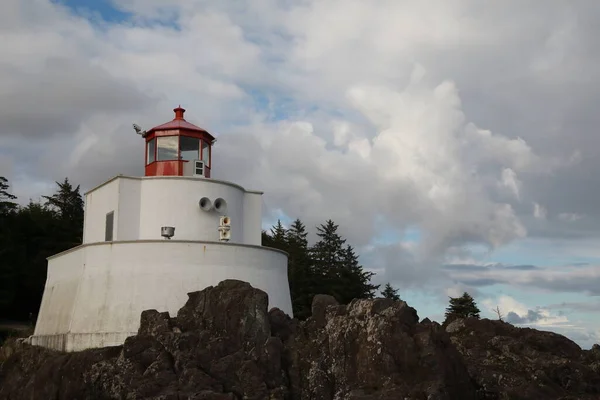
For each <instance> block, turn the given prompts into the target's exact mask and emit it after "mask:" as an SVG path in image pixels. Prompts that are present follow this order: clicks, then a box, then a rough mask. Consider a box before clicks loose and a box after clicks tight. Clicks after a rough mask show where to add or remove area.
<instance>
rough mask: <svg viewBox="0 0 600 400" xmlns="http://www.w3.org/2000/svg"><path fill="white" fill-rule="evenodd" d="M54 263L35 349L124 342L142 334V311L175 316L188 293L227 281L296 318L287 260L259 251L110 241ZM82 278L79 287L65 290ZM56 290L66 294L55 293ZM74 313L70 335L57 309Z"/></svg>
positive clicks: (219, 245)
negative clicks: (257, 292)
mask: <svg viewBox="0 0 600 400" xmlns="http://www.w3.org/2000/svg"><path fill="white" fill-rule="evenodd" d="M50 263H51V265H52V266H53V267H52V268H50V269H49V275H48V284H47V289H46V291H45V292H44V299H43V300H42V305H43V307H42V309H41V310H40V315H39V317H38V323H37V325H36V331H35V332H36V333H35V335H36V336H34V338H33V340H32V342H33V343H34V344H40V345H45V346H49V347H58V348H60V349H62V350H67V351H72V350H82V349H85V348H89V347H100V346H108V345H117V344H121V343H122V342H123V341H124V339H125V338H126V337H127V336H130V335H132V334H135V333H136V332H137V329H138V327H139V320H140V314H141V312H142V311H143V310H147V309H157V310H158V311H161V312H162V311H168V312H169V313H170V314H171V316H175V315H176V313H177V311H178V310H179V309H180V308H181V307H182V306H183V305H184V304H185V302H186V301H187V298H188V297H187V293H189V292H192V291H197V290H202V289H204V288H205V287H207V286H211V285H217V284H218V283H219V282H220V281H222V280H225V279H239V280H242V281H246V282H249V283H250V284H251V285H253V286H254V287H257V288H259V289H262V290H264V291H265V292H266V293H267V294H268V295H269V308H271V307H278V308H280V309H282V310H283V311H284V312H286V313H287V314H288V315H290V316H292V305H291V298H290V291H289V284H288V277H287V255H286V254H285V253H282V252H279V251H276V250H272V249H268V248H264V247H260V246H242V245H235V244H231V243H229V244H227V243H208V242H204V243H203V242H186V241H176V240H171V241H166V240H159V241H144V242H112V243H102V244H97V245H89V246H82V247H79V248H77V249H75V250H72V251H70V252H67V253H63V254H62V255H59V256H57V257H56V258H52V259H51V260H50ZM58 265H60V266H61V269H59V268H57V267H56V266H58ZM79 276H81V278H80V280H79V284H78V285H76V284H71V285H70V286H69V284H67V283H68V282H71V281H72V282H76V281H77V280H78V278H77V277H79ZM53 282H55V283H56V282H59V283H61V282H64V283H61V285H62V286H61V285H57V284H53ZM55 287H60V293H63V294H61V295H60V296H58V297H57V296H56V295H54V294H53V293H54V291H55V290H56V289H54V288H55ZM71 309H72V317H71V319H70V321H69V330H65V326H66V324H65V323H64V319H65V318H66V317H65V316H60V318H59V319H60V321H62V322H60V323H55V322H54V321H53V318H54V317H55V315H56V314H57V313H61V312H63V311H60V310H71ZM64 312H65V313H67V311H64ZM44 335H46V336H44ZM57 335H58V336H57ZM60 335H62V336H60Z"/></svg>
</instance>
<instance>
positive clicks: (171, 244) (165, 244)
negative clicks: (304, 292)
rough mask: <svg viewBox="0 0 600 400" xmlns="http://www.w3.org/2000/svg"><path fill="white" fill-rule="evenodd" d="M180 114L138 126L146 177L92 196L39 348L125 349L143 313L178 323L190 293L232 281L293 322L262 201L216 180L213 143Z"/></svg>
mask: <svg viewBox="0 0 600 400" xmlns="http://www.w3.org/2000/svg"><path fill="white" fill-rule="evenodd" d="M173 111H174V113H175V115H174V118H173V120H171V121H169V122H166V123H164V124H162V125H158V126H156V127H154V128H152V129H149V130H147V131H142V130H141V128H140V127H139V126H137V125H135V124H134V128H135V130H136V131H137V133H138V134H140V135H141V137H142V138H143V143H144V150H143V153H142V152H140V153H141V154H143V157H144V158H143V160H144V170H145V173H144V176H143V177H138V176H124V175H118V176H115V177H113V178H111V179H109V180H107V181H106V182H104V183H102V184H100V185H98V186H96V187H95V188H93V189H91V190H90V191H88V192H87V193H85V210H84V226H83V243H82V244H81V245H80V246H77V247H75V248H72V249H70V250H67V251H64V252H62V253H59V254H56V255H54V256H51V257H49V258H48V274H47V279H46V284H45V288H44V294H43V297H42V302H41V306H40V311H39V315H38V319H37V322H36V326H35V331H34V334H33V336H32V337H31V338H30V341H31V343H32V344H34V345H40V346H44V347H48V348H52V349H56V350H62V351H79V350H84V349H88V348H95V347H105V346H114V345H120V344H122V343H123V342H124V341H125V339H126V338H127V337H128V336H131V335H135V334H136V333H137V330H138V327H139V323H140V314H141V312H142V311H144V310H148V309H156V310H158V311H160V312H163V311H168V312H169V313H170V314H171V315H172V316H174V315H176V314H177V311H178V310H179V309H180V308H181V307H182V306H183V305H184V304H185V302H186V301H187V297H188V296H187V294H188V293H189V292H193V291H198V290H202V289H204V288H206V287H208V286H214V285H217V284H218V283H219V282H221V281H222V280H225V279H238V280H242V281H246V282H249V283H250V284H251V285H252V286H254V287H256V288H259V289H261V290H263V291H265V292H266V293H267V294H268V296H269V307H277V308H279V309H281V310H283V311H284V312H285V313H287V314H288V315H290V316H292V304H291V298H290V290H289V284H288V276H287V254H286V253H285V252H282V251H280V250H277V249H272V248H268V247H264V246H262V245H261V232H262V229H261V228H262V225H261V220H262V194H263V193H262V192H259V191H254V190H246V189H245V188H243V187H242V186H240V185H238V184H236V183H233V182H228V181H223V180H217V179H213V178H211V172H212V161H213V156H214V155H215V154H213V146H214V145H215V142H216V140H215V138H214V136H213V135H212V134H210V133H209V132H208V131H206V130H205V129H203V128H201V127H199V126H196V125H194V124H192V123H190V122H188V121H187V120H186V119H185V117H184V113H185V110H184V109H183V108H181V107H177V108H175V109H174V110H173ZM140 147H141V146H140ZM141 158H142V157H140V159H141Z"/></svg>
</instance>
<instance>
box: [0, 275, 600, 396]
mask: <svg viewBox="0 0 600 400" xmlns="http://www.w3.org/2000/svg"><path fill="white" fill-rule="evenodd" d="M188 297H189V298H188V301H187V302H186V304H185V305H184V306H183V307H182V308H181V309H180V310H179V312H178V314H177V316H175V317H173V318H172V317H171V316H169V314H168V313H161V312H158V311H157V310H147V311H144V312H143V313H142V315H141V319H140V328H139V330H138V333H137V335H135V336H132V337H129V338H127V340H126V341H125V343H124V344H123V345H122V346H117V347H110V348H105V349H90V350H86V351H83V352H78V353H60V352H55V351H50V350H47V349H44V348H40V347H36V346H31V345H29V344H27V343H17V342H14V341H13V342H9V343H7V345H6V346H5V347H3V348H2V350H1V351H0V356H1V357H0V399H4V398H10V399H30V398H53V399H154V400H171V399H173V400H175V399H177V400H183V399H188V400H192V399H194V400H204V399H211V400H212V399H216V400H221V399H222V400H234V399H248V400H252V399H256V400H259V399H260V400H262V399H271V400H284V399H286V400H287V399H328V400H329V399H331V400H333V399H336V400H337V399H350V400H385V399H411V400H416V399H428V400H450V399H460V400H462V399H465V400H469V399H473V400H476V399H477V400H479V399H503V398H514V399H517V398H518V399H562V400H567V399H597V398H600V375H599V370H600V346H594V347H593V348H592V349H591V350H589V351H583V350H581V349H580V348H579V346H577V345H576V344H575V343H573V342H571V341H570V340H568V339H566V338H564V337H562V336H560V335H556V334H553V333H549V332H540V331H536V330H533V329H519V328H515V327H513V326H512V325H510V324H507V323H503V322H500V321H490V320H476V319H470V318H467V319H457V320H454V321H452V322H450V323H449V324H447V325H446V326H442V325H440V324H438V323H437V322H432V321H430V320H429V319H424V320H423V321H421V322H420V323H419V317H418V315H417V312H416V310H415V309H414V308H412V307H409V306H408V305H407V304H406V303H405V302H404V301H391V300H388V299H371V300H364V299H363V300H354V301H352V302H351V303H350V304H348V305H339V304H338V303H337V301H335V299H334V298H333V297H331V296H325V295H319V296H315V298H314V300H313V305H312V310H313V315H312V316H311V317H310V318H309V319H308V320H306V321H302V322H299V321H297V320H295V319H291V318H290V317H289V316H287V315H285V313H283V312H282V311H281V310H278V309H272V310H270V311H269V312H267V306H268V299H267V295H266V294H265V293H264V292H262V291H260V290H258V289H256V288H253V287H252V286H250V285H249V284H248V283H246V282H241V281H235V280H227V281H223V282H221V283H220V284H219V285H217V286H214V287H208V288H206V289H204V290H202V291H199V292H194V293H189V295H188Z"/></svg>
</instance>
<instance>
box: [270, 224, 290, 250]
mask: <svg viewBox="0 0 600 400" xmlns="http://www.w3.org/2000/svg"><path fill="white" fill-rule="evenodd" d="M286 232H287V231H286V229H285V228H284V227H283V224H282V223H281V220H280V219H278V220H277V224H276V225H275V226H274V227H272V228H271V237H272V238H273V241H274V242H275V243H282V244H283V243H285V242H286V238H285V235H286Z"/></svg>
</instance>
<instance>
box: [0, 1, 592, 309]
mask: <svg viewBox="0 0 600 400" xmlns="http://www.w3.org/2000/svg"><path fill="white" fill-rule="evenodd" d="M113 3H114V4H115V5H116V7H118V8H120V9H121V10H123V11H126V12H129V13H130V14H131V18H130V19H128V20H122V21H117V22H107V21H98V20H95V21H90V20H89V19H87V18H86V17H85V16H82V15H77V14H75V13H73V12H72V10H70V9H68V8H67V7H63V6H60V5H58V4H56V2H50V1H46V0H25V1H24V2H23V1H17V0H9V1H8V3H7V4H6V5H5V7H4V9H3V13H2V15H1V16H0V38H1V39H2V40H0V50H2V54H3V56H4V57H3V58H2V60H1V61H0V105H2V107H0V166H1V168H2V171H3V172H2V173H3V174H4V173H5V172H4V171H8V172H6V174H9V175H10V176H9V178H11V183H13V187H14V189H15V192H17V194H19V195H20V197H21V201H27V199H28V198H29V197H34V198H35V197H37V196H39V195H40V194H42V193H43V194H47V193H48V191H50V190H53V185H54V184H53V182H54V181H55V180H61V179H62V178H64V177H65V176H69V177H70V178H71V180H72V181H73V182H76V183H81V184H82V186H83V187H84V189H85V188H90V187H92V186H94V185H96V184H98V183H101V182H102V181H103V180H105V179H108V178H109V177H111V176H112V175H115V174H118V173H123V174H134V175H139V174H141V173H142V160H143V147H142V143H141V141H140V139H139V137H138V136H136V135H135V134H134V133H133V131H132V129H131V123H132V122H136V123H138V124H140V125H142V126H143V127H144V128H146V129H147V128H149V127H151V126H154V125H156V124H159V123H162V122H165V121H167V120H169V119H171V118H172V111H171V110H172V108H173V107H175V106H176V105H177V104H182V105H183V106H184V107H185V108H187V109H188V112H187V114H186V117H187V118H188V119H189V120H190V121H191V122H194V123H196V124H198V125H200V126H203V127H205V128H207V129H208V130H209V131H211V132H212V133H214V134H215V135H216V136H217V137H218V143H217V146H216V147H215V149H214V155H215V159H214V161H215V163H214V176H215V177H216V178H224V179H230V180H234V181H237V182H239V183H241V184H243V185H244V186H248V187H252V188H256V189H261V190H265V196H264V201H265V205H266V207H265V209H266V210H265V215H266V216H267V217H272V216H276V215H281V214H283V215H286V216H289V217H292V218H294V217H300V218H302V219H303V220H304V222H305V223H306V224H307V226H308V227H309V230H311V231H312V232H314V226H315V225H317V224H319V223H322V222H323V221H324V220H325V219H327V218H332V219H334V220H335V221H336V222H337V223H339V224H340V229H341V232H342V233H343V234H344V235H345V236H346V237H348V239H349V242H350V243H352V244H353V245H355V246H357V247H358V248H360V249H361V250H363V249H364V251H361V256H362V257H361V262H362V263H363V264H364V265H365V266H367V267H369V268H372V269H376V270H378V271H379V272H380V277H386V278H388V279H390V280H393V281H397V282H401V283H402V285H408V286H409V285H418V286H421V287H427V286H428V287H438V286H439V287H449V286H452V284H453V282H454V283H455V285H454V286H452V287H456V288H468V289H469V290H476V288H477V287H478V286H487V285H491V284H493V283H504V284H513V283H514V284H516V285H522V286H523V287H528V285H533V286H535V287H540V288H545V289H549V290H555V291H564V290H566V291H575V290H582V289H584V290H588V292H589V293H596V292H597V290H596V291H595V289H594V286H593V285H594V284H597V282H596V281H597V279H596V278H597V268H596V267H594V266H593V265H589V266H585V267H582V268H581V269H580V271H579V272H578V273H573V271H565V270H560V268H555V269H551V270H550V271H547V270H546V269H541V267H540V268H536V267H534V266H527V265H512V266H506V265H503V266H502V267H499V266H493V265H487V264H486V265H480V264H481V263H480V260H478V259H477V257H476V256H475V255H474V254H472V253H471V252H470V250H469V249H471V248H473V247H474V246H479V247H480V248H483V249H484V250H483V251H485V252H486V254H487V255H491V254H493V251H494V250H497V249H500V248H502V247H504V246H506V245H507V244H510V243H512V242H514V241H519V240H522V239H524V238H525V237H529V238H542V239H544V240H550V239H552V240H554V239H556V240H557V241H560V243H562V245H560V244H555V243H554V242H547V243H548V246H550V245H552V246H553V247H552V248H563V247H561V246H566V245H565V243H569V246H572V245H573V242H575V239H577V243H579V244H581V241H580V240H581V238H584V237H585V238H590V241H591V243H594V238H597V237H598V236H599V234H600V231H599V229H598V226H600V225H599V224H598V222H600V218H599V217H600V214H599V213H598V208H597V198H598V194H599V192H598V189H597V188H599V187H600V177H599V176H598V174H593V173H590V171H595V170H597V169H598V168H600V165H599V164H598V161H597V160H598V158H597V157H596V156H595V149H596V148H598V147H599V145H600V136H598V135H593V134H590V132H594V129H595V127H596V126H598V123H600V120H599V118H600V117H599V116H598V113H597V112H596V110H595V108H594V106H593V105H594V104H597V102H598V100H600V99H599V97H598V93H600V91H598V84H597V82H599V81H600V79H598V78H600V74H599V73H598V71H599V69H598V68H597V67H598V65H599V61H600V57H599V55H600V51H598V50H600V49H599V48H598V45H597V43H596V42H594V41H593V40H592V39H590V38H594V37H596V36H598V35H597V34H598V33H600V32H597V30H598V29H597V25H596V24H593V23H592V22H593V21H594V20H595V17H597V12H595V11H594V9H593V8H591V7H594V4H593V3H589V2H579V3H578V4H577V5H573V4H570V3H569V4H567V3H561V2H548V3H547V4H546V3H545V4H544V6H543V7H540V6H539V5H527V6H523V5H519V9H518V12H515V8H514V5H511V4H509V3H498V4H494V5H489V6H487V7H480V6H479V5H478V4H477V3H475V2H472V1H467V0H459V1H456V2H453V3H452V4H450V3H442V4H438V5H437V6H436V7H435V10H432V8H431V7H430V6H427V5H423V4H420V3H413V2H406V1H386V0H382V1H381V2H379V3H378V6H377V7H372V6H369V5H366V4H365V3H364V2H361V1H358V0H348V1H330V2H319V1H311V0H309V1H302V2H294V1H290V2H276V1H274V0H257V1H253V2H251V4H250V3H248V4H238V3H232V2H209V1H204V0H184V1H180V2H172V1H168V0H151V1H147V0H144V1H141V0H117V1H114V2H113ZM532 205H533V210H532ZM583 216H585V217H583ZM382 231H386V232H387V231H392V232H395V233H397V235H398V238H397V239H396V240H394V241H393V242H395V243H392V244H389V243H387V244H378V243H375V242H376V240H375V239H376V238H378V237H380V236H381V232H382ZM409 231H418V232H419V239H418V240H413V241H409V240H407V239H406V238H405V237H404V235H406V234H407V232H409ZM313 238H314V236H313ZM593 246H595V244H594V245H593ZM593 246H592V245H590V244H589V243H587V244H586V246H585V248H583V247H582V248H575V247H569V248H570V249H572V251H573V252H582V253H590V254H593V252H594V251H595V250H594V249H595V247H593ZM573 259H575V257H573ZM449 263H456V264H459V263H463V264H469V263H470V264H473V265H475V266H476V267H472V268H471V270H469V267H461V268H458V267H453V268H441V266H443V265H446V264H449ZM378 279H379V278H378ZM596 287H598V286H596ZM517 315H518V316H520V317H522V318H525V316H526V315H527V314H520V313H517Z"/></svg>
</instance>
